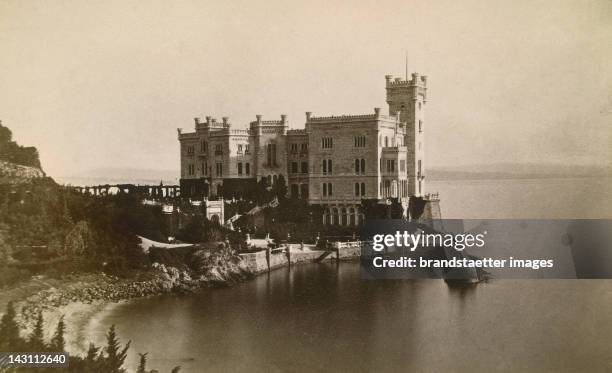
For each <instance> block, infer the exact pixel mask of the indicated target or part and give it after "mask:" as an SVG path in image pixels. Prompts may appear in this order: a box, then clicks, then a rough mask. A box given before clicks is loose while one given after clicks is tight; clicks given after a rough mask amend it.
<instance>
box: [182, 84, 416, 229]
mask: <svg viewBox="0 0 612 373" xmlns="http://www.w3.org/2000/svg"><path fill="white" fill-rule="evenodd" d="M385 78H386V91H387V92H386V93H387V97H386V98H387V104H388V105H389V110H388V113H387V114H383V113H382V112H381V110H380V108H375V109H374V112H373V113H372V114H365V115H342V116H327V117H317V116H313V115H312V113H310V112H307V113H306V123H305V128H304V129H292V130H288V125H289V123H288V120H287V117H286V115H281V117H280V120H272V121H268V120H266V121H264V120H263V119H262V116H261V115H257V116H256V120H255V121H253V122H251V123H250V126H249V129H247V130H240V129H232V128H231V124H230V122H229V119H228V118H227V117H225V118H223V120H222V121H221V122H217V121H216V120H215V119H214V118H211V117H206V121H201V120H200V119H199V118H195V131H194V132H191V133H184V132H182V131H181V130H180V129H179V130H178V138H179V142H180V146H181V195H182V196H184V197H190V198H197V199H202V198H206V197H211V196H216V195H223V196H225V197H241V196H242V195H244V194H245V193H246V192H247V191H248V190H249V189H252V187H253V185H254V183H256V182H257V181H259V180H260V179H261V178H266V179H267V180H268V184H269V185H272V184H274V183H275V182H276V181H277V179H278V177H279V176H280V175H283V177H284V179H285V180H286V181H287V188H288V193H289V196H290V197H292V198H304V199H308V202H309V203H310V204H319V205H323V206H324V207H325V211H326V212H325V214H324V219H325V221H326V222H327V223H332V224H342V225H355V224H359V223H360V222H361V221H362V219H363V217H362V216H361V213H360V211H359V206H360V203H361V199H362V198H367V199H379V200H381V201H383V200H385V199H387V198H398V199H399V200H400V201H401V202H402V204H403V205H404V206H405V207H407V206H408V198H409V197H411V196H415V197H420V196H424V195H425V183H424V178H425V174H424V169H425V164H424V162H425V158H424V130H425V125H424V122H425V116H424V112H425V105H426V102H427V77H425V76H419V74H416V73H415V74H412V78H411V79H410V80H402V79H401V78H396V79H393V77H392V76H390V75H387V76H386V77H385ZM229 186H231V190H230V189H228V188H229ZM241 188H242V190H241Z"/></svg>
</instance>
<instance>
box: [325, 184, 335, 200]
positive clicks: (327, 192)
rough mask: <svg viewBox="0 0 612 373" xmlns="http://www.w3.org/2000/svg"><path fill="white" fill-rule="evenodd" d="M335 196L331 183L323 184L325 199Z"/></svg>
mask: <svg viewBox="0 0 612 373" xmlns="http://www.w3.org/2000/svg"><path fill="white" fill-rule="evenodd" d="M331 195H333V189H332V184H331V183H323V197H328V196H331Z"/></svg>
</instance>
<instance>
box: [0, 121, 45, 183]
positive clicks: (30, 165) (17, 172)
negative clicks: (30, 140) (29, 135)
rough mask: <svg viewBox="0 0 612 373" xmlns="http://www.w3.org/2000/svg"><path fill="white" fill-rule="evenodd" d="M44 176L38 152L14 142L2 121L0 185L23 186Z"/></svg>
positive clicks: (0, 135) (0, 133) (31, 147)
mask: <svg viewBox="0 0 612 373" xmlns="http://www.w3.org/2000/svg"><path fill="white" fill-rule="evenodd" d="M44 176H45V173H44V172H43V170H42V168H41V166H40V159H39V157H38V150H37V149H36V148H35V147H33V146H21V145H19V144H17V142H15V141H13V133H12V132H11V130H10V129H8V128H7V127H5V126H3V125H2V121H0V184H21V183H25V182H28V181H30V180H32V179H34V178H41V177H44Z"/></svg>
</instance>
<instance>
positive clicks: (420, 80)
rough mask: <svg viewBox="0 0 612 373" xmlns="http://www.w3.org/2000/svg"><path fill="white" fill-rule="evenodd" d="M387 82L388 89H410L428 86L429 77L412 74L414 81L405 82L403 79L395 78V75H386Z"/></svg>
mask: <svg viewBox="0 0 612 373" xmlns="http://www.w3.org/2000/svg"><path fill="white" fill-rule="evenodd" d="M385 80H386V81H387V88H396V87H409V86H421V87H426V86H427V76H426V75H419V74H418V73H412V79H410V80H405V79H402V78H395V79H394V78H393V75H385Z"/></svg>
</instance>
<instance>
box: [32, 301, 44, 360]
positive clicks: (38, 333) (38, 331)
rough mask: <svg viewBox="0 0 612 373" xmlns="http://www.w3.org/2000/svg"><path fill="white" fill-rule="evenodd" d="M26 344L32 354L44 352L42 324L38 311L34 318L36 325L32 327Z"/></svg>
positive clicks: (40, 313) (40, 314)
mask: <svg viewBox="0 0 612 373" xmlns="http://www.w3.org/2000/svg"><path fill="white" fill-rule="evenodd" d="M28 344H29V347H30V349H31V350H32V352H38V351H44V349H45V341H44V322H43V314H42V311H38V316H37V317H36V324H35V325H34V330H32V334H30V339H29V340H28Z"/></svg>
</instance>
